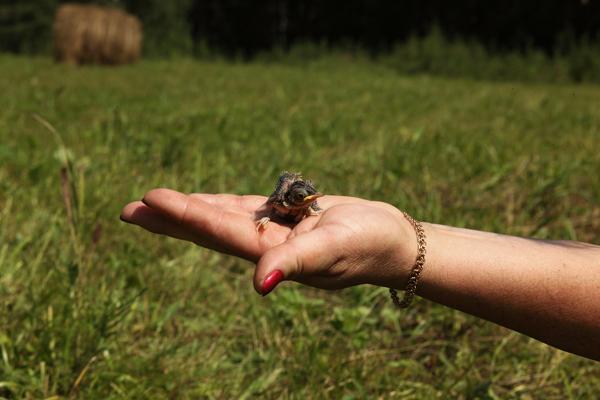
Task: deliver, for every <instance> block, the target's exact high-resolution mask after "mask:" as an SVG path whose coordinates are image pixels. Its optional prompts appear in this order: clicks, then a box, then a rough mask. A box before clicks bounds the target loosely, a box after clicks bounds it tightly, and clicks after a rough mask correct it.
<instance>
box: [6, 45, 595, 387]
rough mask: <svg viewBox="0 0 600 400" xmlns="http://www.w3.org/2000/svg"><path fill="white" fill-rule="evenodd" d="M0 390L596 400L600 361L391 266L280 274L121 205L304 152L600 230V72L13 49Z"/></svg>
mask: <svg viewBox="0 0 600 400" xmlns="http://www.w3.org/2000/svg"><path fill="white" fill-rule="evenodd" d="M0 92H1V93H3V94H2V96H0V306H1V311H0V398H9V399H21V398H31V399H33V398H36V399H37V398H48V397H53V398H69V397H74V398H85V399H95V398H103V399H104V398H114V399H125V398H126V399H145V398H153V399H160V398H171V399H175V398H183V399H185V398H217V399H229V398H240V399H247V398H272V399H275V398H293V399H364V398H386V399H387V398H402V399H405V398H406V399H429V398H441V399H445V398H458V399H506V398H510V399H513V398H517V399H538V398H539V399H592V398H598V396H600V364H598V363H594V362H592V361H589V360H586V359H583V358H580V357H576V356H573V355H569V354H567V353H564V352H561V351H558V350H555V349H552V348H550V347H548V346H546V345H544V344H541V343H539V342H536V341H534V340H532V339H529V338H527V337H525V336H523V335H520V334H517V333H514V332H511V331H508V330H506V329H504V328H501V327H498V326H496V325H494V324H492V323H488V322H486V321H482V320H478V319H476V318H473V317H470V316H468V315H465V314H463V313H461V312H457V311H452V310H450V309H447V308H445V307H442V306H440V305H436V304H434V303H431V302H428V301H425V300H421V301H418V302H416V304H415V305H414V306H413V307H412V308H410V309H408V310H407V311H404V312H398V311H397V310H396V309H394V308H393V306H392V304H391V301H390V299H389V297H388V296H387V292H386V290H385V289H384V288H375V287H356V288H352V289H347V290H343V291H339V292H325V291H318V290H315V289H311V288H307V287H300V286H299V285H296V284H293V283H285V284H283V285H281V286H280V287H279V288H278V290H276V291H275V292H274V293H273V294H272V295H269V296H268V297H266V298H261V297H260V296H258V295H257V294H256V293H255V292H254V289H253V288H252V279H251V277H252V265H251V264H249V263H247V262H244V261H240V260H237V259H234V258H232V257H226V256H221V255H219V254H216V253H213V252H210V251H207V250H204V249H200V248H198V247H195V246H193V245H191V244H187V243H183V242H177V241H175V240H172V239H167V238H164V237H158V236H153V235H151V234H149V233H146V232H144V231H142V230H141V229H138V228H136V227H133V226H130V225H126V224H123V223H122V222H120V221H119V218H118V217H119V212H120V209H121V207H122V206H123V205H124V204H125V203H127V202H129V201H132V200H136V199H140V198H141V197H142V196H143V195H144V193H145V192H146V191H147V190H148V189H150V188H153V187H158V186H163V187H171V188H174V189H178V190H181V191H186V192H191V191H203V192H232V193H262V194H268V193H269V192H270V191H271V190H272V186H273V184H274V180H275V179H276V177H277V175H278V173H279V172H280V171H281V170H284V169H290V170H301V171H303V172H304V173H305V175H307V176H310V177H311V178H312V179H314V180H315V181H316V182H317V183H318V185H319V188H320V189H322V190H323V191H325V192H327V193H337V194H348V195H355V196H361V197H366V198H370V199H380V200H384V201H387V202H390V203H392V204H394V205H396V206H398V207H400V208H403V209H406V210H408V211H409V212H410V213H411V214H413V215H414V216H415V217H418V218H419V219H422V220H426V221H431V222H437V223H442V224H448V225H455V226H466V227H471V228H476V229H483V230H491V231H496V232H503V233H508V234H515V235H527V236H536V237H544V238H563V239H577V240H583V241H591V242H595V243H599V242H600V201H599V199H600V181H599V179H598V171H600V86H592V85H588V86H569V85H551V84H550V85H541V84H535V85H532V84H529V85H528V84H523V83H519V84H517V83H486V82H477V81H469V80H447V79H439V78H433V77H427V76H416V77H404V76H401V75H398V74H396V73H394V72H393V71H391V70H388V69H385V68H384V67H382V66H377V65H373V64H368V63H363V62H352V61H351V60H344V59H341V58H340V59H335V60H332V59H329V60H322V61H316V62H314V63H311V64H308V65H305V66H303V67H300V66H297V67H291V66H279V65H273V64H269V65H266V64H257V63H256V64H244V65H242V64H228V63H219V62H214V63H199V62H193V61H185V60H182V61H179V62H144V63H141V64H139V65H136V66H127V67H121V68H97V67H90V68H80V69H76V68H70V67H67V66H56V65H54V64H52V63H51V62H50V61H49V60H47V59H26V58H14V57H9V56H1V57H0Z"/></svg>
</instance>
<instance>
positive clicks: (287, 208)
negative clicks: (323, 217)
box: [256, 171, 323, 231]
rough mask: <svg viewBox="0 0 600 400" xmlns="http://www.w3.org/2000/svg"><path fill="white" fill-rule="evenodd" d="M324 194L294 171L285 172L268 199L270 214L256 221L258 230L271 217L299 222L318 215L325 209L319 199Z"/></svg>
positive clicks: (265, 224) (263, 227) (264, 225)
mask: <svg viewBox="0 0 600 400" xmlns="http://www.w3.org/2000/svg"><path fill="white" fill-rule="evenodd" d="M321 196H323V194H322V193H319V192H318V191H317V189H315V187H314V186H313V184H312V182H311V181H309V180H304V179H303V178H302V175H300V174H299V173H293V172H287V171H285V172H283V173H282V174H281V175H280V176H279V180H278V181H277V186H276V187H275V191H274V192H273V193H272V194H271V196H269V198H268V199H267V203H266V207H267V208H268V209H269V212H270V214H269V216H268V217H263V218H261V219H260V220H258V221H257V222H256V230H257V231H259V230H261V229H265V228H266V226H267V224H268V223H269V221H270V220H271V218H275V217H277V218H280V219H283V220H285V221H288V222H295V223H298V222H300V221H302V219H304V217H307V216H311V215H318V214H319V213H320V212H321V211H323V210H322V209H321V208H320V207H319V205H318V204H317V199H318V198H319V197H321Z"/></svg>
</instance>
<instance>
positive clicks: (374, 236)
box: [121, 189, 600, 361]
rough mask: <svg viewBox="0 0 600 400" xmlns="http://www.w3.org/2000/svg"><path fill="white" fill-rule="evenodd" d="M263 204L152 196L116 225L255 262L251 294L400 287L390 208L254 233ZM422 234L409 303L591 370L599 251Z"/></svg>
mask: <svg viewBox="0 0 600 400" xmlns="http://www.w3.org/2000/svg"><path fill="white" fill-rule="evenodd" d="M265 201H266V197H264V196H235V195H227V194H190V195H186V194H183V193H179V192H176V191H173V190H169V189H154V190H151V191H150V192H148V193H147V194H146V195H145V196H144V199H143V200H142V201H137V202H133V203H130V204H128V205H126V206H125V208H124V209H123V211H122V212H121V219H122V220H123V221H125V222H128V223H132V224H136V225H139V226H141V227H142V228H144V229H146V230H148V231H151V232H153V233H158V234H163V235H168V236H171V237H174V238H177V239H182V240H188V241H191V242H194V243H196V244H198V245H200V246H203V247H207V248H211V249H214V250H217V251H220V252H223V253H226V254H232V255H235V256H238V257H242V258H245V259H247V260H250V261H252V262H255V263H256V269H255V274H254V287H255V289H256V290H257V291H258V292H259V293H260V294H262V295H266V294H268V292H270V291H271V290H272V289H273V287H274V286H276V285H277V283H279V282H280V281H281V280H292V281H296V282H300V283H302V284H306V285H310V286H313V287H318V288H323V289H340V288H344V287H348V286H353V285H359V284H372V285H378V286H384V287H393V288H396V289H403V288H404V287H405V285H406V280H407V277H408V274H409V272H410V270H411V267H412V265H413V264H414V261H415V257H416V252H417V251H416V250H417V243H416V235H415V232H414V229H413V227H412V226H411V225H410V223H409V222H408V221H407V220H406V219H405V218H404V216H403V214H402V213H401V212H400V211H399V210H398V209H397V208H395V207H393V206H392V205H390V204H387V203H382V202H374V201H368V200H364V199H359V198H354V197H344V196H325V197H323V198H321V199H320V200H319V204H320V206H321V207H322V208H323V209H324V212H323V213H321V214H320V215H319V216H314V217H313V216H311V217H307V218H305V219H304V220H303V221H301V222H300V223H299V224H297V225H294V226H292V225H286V224H278V223H277V221H272V222H271V223H269V225H268V226H267V229H266V230H264V231H261V232H257V230H256V228H255V226H256V225H255V221H256V220H257V217H258V216H260V213H261V211H263V212H264V209H263V208H264V203H265ZM423 226H424V229H425V233H426V236H427V255H426V260H425V267H424V269H423V272H422V274H421V278H420V281H419V285H418V287H417V294H418V295H420V296H422V297H425V298H427V299H430V300H432V301H435V302H437V303H440V304H444V305H446V306H448V307H452V308H455V309H458V310H462V311H464V312H466V313H469V314H472V315H475V316H478V317H480V318H483V319H486V320H489V321H492V322H495V323H497V324H500V325H503V326H505V327H507V328H510V329H513V330H515V331H518V332H521V333H524V334H526V335H528V336H531V337H533V338H536V339H538V340H540V341H542V342H545V343H547V344H550V345H551V346H554V347H557V348H560V349H563V350H566V351H569V352H571V353H574V354H578V355H581V356H584V357H588V358H591V359H594V360H598V361H600V246H594V245H590V244H584V243H579V242H572V241H547V240H535V239H526V238H518V237H513V236H506V235H499V234H494V233H488V232H480V231H475V230H468V229H458V228H452V227H447V226H442V225H435V224H428V223H423ZM277 271H279V272H277ZM276 272H277V273H276Z"/></svg>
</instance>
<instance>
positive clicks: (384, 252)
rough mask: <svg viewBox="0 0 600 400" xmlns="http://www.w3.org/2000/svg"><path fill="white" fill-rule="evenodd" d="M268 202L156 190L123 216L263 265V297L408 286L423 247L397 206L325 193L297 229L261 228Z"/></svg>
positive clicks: (258, 275)
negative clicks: (304, 289) (284, 284)
mask: <svg viewBox="0 0 600 400" xmlns="http://www.w3.org/2000/svg"><path fill="white" fill-rule="evenodd" d="M266 200H267V198H266V197H264V196H252V195H250V196H236V195H230V194H190V195H186V194H183V193H179V192H176V191H173V190H169V189H154V190H151V191H149V192H148V193H147V194H146V195H145V196H144V199H143V200H142V201H136V202H133V203H130V204H128V205H127V206H125V207H124V208H123V211H122V212H121V219H122V220H123V221H125V222H129V223H133V224H136V225H139V226H141V227H142V228H144V229H146V230H148V231H150V232H154V233H158V234H163V235H168V236H171V237H174V238H177V239H182V240H188V241H190V242H194V243H196V244H198V245H200V246H203V247H207V248H210V249H214V250H217V251H220V252H222V253H227V254H232V255H236V256H238V257H242V258H245V259H247V260H250V261H253V262H255V263H257V267H256V270H255V273H254V287H255V289H256V290H257V291H258V292H259V293H261V294H263V295H265V294H267V293H268V292H270V291H271V290H272V289H273V287H274V286H275V285H277V283H279V282H280V281H281V280H283V279H287V280H293V281H297V282H300V283H303V284H306V285H310V286H314V287H318V288H323V289H340V288H344V287H348V286H352V285H359V284H364V283H369V284H374V285H380V286H386V287H395V288H403V287H404V285H405V283H406V278H407V276H408V272H409V270H410V268H411V266H412V264H413V263H414V260H415V257H416V248H417V245H416V238H415V233H414V230H413V228H412V226H411V225H410V223H409V222H408V221H407V220H406V219H405V218H404V216H403V214H402V213H401V212H400V211H399V210H398V209H397V208H395V207H393V206H392V205H390V204H387V203H382V202H375V201H368V200H364V199H360V198H355V197H344V196H324V197H323V198H321V199H319V205H320V206H321V208H323V210H324V211H323V212H322V213H321V214H319V215H318V216H310V217H307V218H305V219H304V220H302V221H301V222H300V223H298V224H297V225H289V224H284V223H280V222H278V221H277V220H272V221H271V222H270V223H269V224H268V225H267V227H266V229H264V230H261V231H257V230H256V223H255V222H256V220H257V219H258V217H257V216H258V215H260V212H261V210H264V204H265V202H266ZM277 271H281V272H277Z"/></svg>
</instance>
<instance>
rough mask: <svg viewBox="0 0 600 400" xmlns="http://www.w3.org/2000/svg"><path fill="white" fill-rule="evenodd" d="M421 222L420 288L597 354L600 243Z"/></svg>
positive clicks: (421, 291) (599, 343)
mask: <svg viewBox="0 0 600 400" xmlns="http://www.w3.org/2000/svg"><path fill="white" fill-rule="evenodd" d="M425 230H426V233H427V258H426V264H425V268H424V270H423V273H422V275H421V280H420V283H419V288H418V294H419V295H421V296H423V297H425V298H428V299H430V300H433V301H435V302H438V303H441V304H444V305H447V306H449V307H452V308H456V309H459V310H462V311H465V312H467V313H469V314H473V315H476V316H478V317H481V318H484V319H487V320H489V321H492V322H495V323H497V324H500V325H503V326H505V327H508V328H511V329H514V330H516V331H519V332H522V333H524V334H526V335H529V336H531V337H534V338H536V339H538V340H541V341H543V342H546V343H548V344H550V345H552V346H555V347H558V348H561V349H564V350H567V351H570V352H573V353H576V354H579V355H583V356H586V357H589V358H593V359H596V360H600V246H593V245H587V244H583V243H578V242H569V241H542V240H535V239H525V238H518V237H513V236H506V235H498V234H493V233H487V232H479V231H473V230H467V229H458V228H450V227H446V226H441V225H434V224H425Z"/></svg>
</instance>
